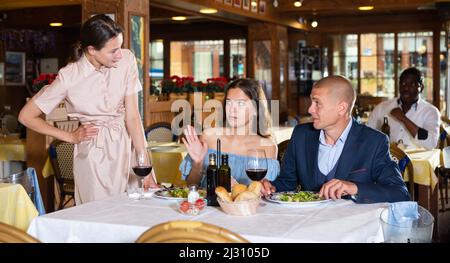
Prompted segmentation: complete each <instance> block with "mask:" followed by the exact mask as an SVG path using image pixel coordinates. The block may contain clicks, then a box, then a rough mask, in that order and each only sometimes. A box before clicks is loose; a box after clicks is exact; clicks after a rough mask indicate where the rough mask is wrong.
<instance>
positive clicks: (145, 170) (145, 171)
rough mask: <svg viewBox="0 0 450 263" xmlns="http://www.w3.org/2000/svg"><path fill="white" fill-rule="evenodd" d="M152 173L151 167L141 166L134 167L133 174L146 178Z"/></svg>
mask: <svg viewBox="0 0 450 263" xmlns="http://www.w3.org/2000/svg"><path fill="white" fill-rule="evenodd" d="M151 171H152V167H151V166H150V165H143V166H134V167H133V172H134V173H135V174H136V175H137V176H140V177H146V176H147V175H149V174H150V173H151Z"/></svg>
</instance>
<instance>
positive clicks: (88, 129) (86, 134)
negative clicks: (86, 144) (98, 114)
mask: <svg viewBox="0 0 450 263" xmlns="http://www.w3.org/2000/svg"><path fill="white" fill-rule="evenodd" d="M97 133H98V129H97V128H96V127H95V125H93V124H81V125H80V126H79V127H78V128H77V129H76V130H75V131H73V132H72V141H71V143H73V144H77V143H80V142H82V141H89V140H91V139H92V138H94V137H95V136H96V135H97Z"/></svg>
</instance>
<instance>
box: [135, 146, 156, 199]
mask: <svg viewBox="0 0 450 263" xmlns="http://www.w3.org/2000/svg"><path fill="white" fill-rule="evenodd" d="M151 171H152V163H151V161H150V158H149V157H148V152H147V149H145V148H144V149H142V150H136V160H135V165H134V166H133V172H134V174H136V175H137V176H139V177H140V178H141V188H140V192H141V198H143V197H144V180H145V177H146V176H147V175H149V174H150V173H151Z"/></svg>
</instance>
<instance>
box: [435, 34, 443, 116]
mask: <svg viewBox="0 0 450 263" xmlns="http://www.w3.org/2000/svg"><path fill="white" fill-rule="evenodd" d="M440 40H441V30H440V27H438V28H435V29H434V30H433V105H434V106H436V107H437V108H438V109H440V108H441V107H440V105H441V103H440V101H441V96H440V95H439V93H440V82H441V81H440V80H441V67H440V60H439V55H440V53H441V52H440Z"/></svg>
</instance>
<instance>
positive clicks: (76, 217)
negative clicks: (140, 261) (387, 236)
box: [28, 194, 387, 243]
mask: <svg viewBox="0 0 450 263" xmlns="http://www.w3.org/2000/svg"><path fill="white" fill-rule="evenodd" d="M386 206H387V204H385V203H379V204H370V205H362V204H355V203H353V202H352V201H345V200H340V201H336V202H334V201H330V202H327V203H322V204H319V205H317V206H311V207H295V206H286V205H279V204H273V203H268V202H266V201H261V205H260V207H259V208H258V213H257V214H256V215H253V216H243V217H239V216H230V215H227V214H224V213H223V212H222V210H220V208H215V207H206V208H205V209H204V210H203V211H202V213H201V214H200V215H198V216H185V215H182V214H180V213H179V212H178V211H177V203H176V202H174V201H168V200H163V199H157V198H151V199H149V200H139V201H135V200H131V199H128V197H127V196H126V194H123V195H120V196H115V197H111V198H108V199H105V200H102V201H96V202H91V203H87V204H83V205H80V206H76V207H72V208H69V209H64V210H61V211H57V212H54V213H50V214H47V215H44V216H39V217H37V218H35V219H34V220H33V221H32V223H31V225H30V227H29V229H28V233H29V234H31V235H32V236H34V237H36V238H38V239H39V240H41V241H42V242H134V241H135V240H136V239H137V238H138V237H139V236H140V235H141V234H142V233H143V232H144V231H146V230H147V229H149V228H150V227H152V226H154V225H156V224H159V223H163V222H167V221H170V220H197V221H203V222H207V223H210V224H215V225H218V226H221V227H224V228H227V229H229V230H231V231H233V232H236V233H238V234H240V235H242V236H243V237H244V238H246V239H248V240H249V241H251V242H269V243H270V242H274V243H275V242H276V243H280V242H382V241H383V234H382V231H381V225H380V220H379V215H380V213H381V209H382V208H383V207H386Z"/></svg>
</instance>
